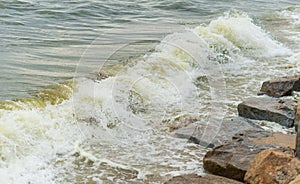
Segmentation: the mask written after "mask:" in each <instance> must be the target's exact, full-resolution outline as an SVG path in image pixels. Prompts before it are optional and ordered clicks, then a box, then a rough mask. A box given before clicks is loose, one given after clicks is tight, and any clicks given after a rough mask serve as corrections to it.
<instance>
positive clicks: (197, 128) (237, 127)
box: [174, 117, 262, 148]
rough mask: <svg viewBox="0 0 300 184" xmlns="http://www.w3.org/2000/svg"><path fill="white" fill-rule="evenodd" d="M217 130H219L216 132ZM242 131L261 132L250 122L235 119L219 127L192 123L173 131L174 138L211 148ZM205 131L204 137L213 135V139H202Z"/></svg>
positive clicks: (240, 118) (239, 118)
mask: <svg viewBox="0 0 300 184" xmlns="http://www.w3.org/2000/svg"><path fill="white" fill-rule="evenodd" d="M217 129H219V130H218V131H217V132H216V130H217ZM242 130H262V128H261V127H260V126H258V125H256V124H254V123H252V122H251V121H250V120H247V119H245V118H242V117H237V118H233V119H225V120H223V122H222V124H221V126H220V127H216V126H215V125H213V124H209V123H208V124H207V123H201V122H200V123H192V124H190V125H188V126H186V127H183V128H180V129H178V130H175V131H174V136H175V137H178V138H184V139H189V140H190V141H192V142H194V143H196V144H200V145H202V146H205V147H210V148H212V147H215V146H218V145H220V144H222V143H224V142H225V141H228V140H231V138H232V136H234V135H235V134H236V133H238V132H240V131H242ZM205 131H206V135H210V134H215V136H213V137H214V138H213V139H212V140H208V141H207V139H206V138H205V137H203V136H204V133H205ZM207 131H208V132H207ZM216 133H217V134H216Z"/></svg>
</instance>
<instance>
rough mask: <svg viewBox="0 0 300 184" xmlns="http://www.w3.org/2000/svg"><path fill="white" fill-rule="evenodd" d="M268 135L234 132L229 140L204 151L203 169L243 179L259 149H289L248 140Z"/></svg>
mask: <svg viewBox="0 0 300 184" xmlns="http://www.w3.org/2000/svg"><path fill="white" fill-rule="evenodd" d="M268 135H271V133H268V132H264V131H253V130H250V131H244V132H241V133H239V134H236V136H234V137H233V140H232V141H231V142H227V143H225V144H223V145H220V146H217V147H215V148H214V149H213V150H211V151H208V152H207V153H206V155H205V157H204V159H203V167H204V169H205V170H206V171H208V172H210V173H212V174H215V175H219V176H223V177H227V178H230V179H235V180H238V181H243V180H244V176H245V174H246V172H247V169H248V167H249V166H250V163H251V162H252V160H253V159H254V158H255V156H256V155H257V154H258V153H260V152H261V151H263V150H266V149H270V148H277V149H280V150H283V151H287V150H290V149H288V148H283V147H280V146H277V145H268V144H254V143H253V142H252V141H251V140H250V138H258V137H265V136H268Z"/></svg>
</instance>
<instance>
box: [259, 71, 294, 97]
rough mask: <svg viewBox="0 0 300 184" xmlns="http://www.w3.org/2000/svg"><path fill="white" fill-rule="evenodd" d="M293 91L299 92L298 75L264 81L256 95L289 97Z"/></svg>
mask: <svg viewBox="0 0 300 184" xmlns="http://www.w3.org/2000/svg"><path fill="white" fill-rule="evenodd" d="M293 91H300V75H297V76H292V77H281V78H277V79H273V80H269V81H266V82H264V83H263V84H262V87H261V90H260V92H259V93H258V94H266V95H269V96H273V97H282V96H288V95H291V94H292V92H293Z"/></svg>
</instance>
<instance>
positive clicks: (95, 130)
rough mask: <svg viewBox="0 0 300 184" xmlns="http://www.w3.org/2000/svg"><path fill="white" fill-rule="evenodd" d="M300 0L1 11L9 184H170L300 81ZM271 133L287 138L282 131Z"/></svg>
mask: <svg viewBox="0 0 300 184" xmlns="http://www.w3.org/2000/svg"><path fill="white" fill-rule="evenodd" d="M299 5H300V2H299V1H298V2H297V1H289V0H285V1H283V0H282V1H278V2H276V3H274V2H267V1H266V2H264V1H243V2H240V1H189V2H186V1H138V0H137V1H102V2H101V1H66V2H60V1H55V0H51V1H50V0H47V1H15V0H12V1H8V0H5V1H0V17H1V19H0V22H1V27H0V38H1V39H0V42H1V44H0V48H1V49H0V56H1V60H0V62H1V67H0V84H1V89H0V99H1V102H0V183H163V182H164V181H166V180H168V179H169V178H171V177H172V176H175V175H179V174H185V173H196V174H203V173H204V170H203V167H202V158H203V156H204V154H205V152H206V151H207V149H206V148H205V147H203V146H199V145H195V144H193V143H190V142H188V141H187V140H184V139H177V138H174V137H173V136H172V133H170V130H171V127H174V126H175V124H176V122H178V121H180V120H182V119H184V118H187V119H195V121H198V122H205V123H209V124H211V125H213V126H215V127H216V128H215V130H213V131H210V132H205V133H204V135H203V137H202V138H203V139H204V140H206V141H208V142H209V141H210V140H212V139H213V138H214V136H216V135H217V134H218V128H219V127H220V125H221V123H222V120H223V119H225V118H231V117H234V116H236V114H237V113H236V106H237V104H238V103H239V102H240V101H242V100H243V98H245V97H249V96H254V95H256V93H257V91H258V90H259V88H260V85H261V82H262V81H264V80H268V79H271V78H275V77H279V76H285V75H295V74H299V71H300V64H299V63H300V47H299V40H300V6H299ZM268 128H271V129H272V128H274V129H276V130H277V129H280V128H278V127H275V126H274V127H273V126H272V124H271V125H269V127H268Z"/></svg>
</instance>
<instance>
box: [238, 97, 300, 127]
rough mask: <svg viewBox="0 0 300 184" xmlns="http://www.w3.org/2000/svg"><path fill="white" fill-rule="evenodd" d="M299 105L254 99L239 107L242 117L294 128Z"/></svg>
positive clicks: (274, 99)
mask: <svg viewBox="0 0 300 184" xmlns="http://www.w3.org/2000/svg"><path fill="white" fill-rule="evenodd" d="M296 107H297V103H296V102H295V101H293V100H289V99H277V98H271V97H262V98H261V97H252V98H248V99H246V100H244V101H243V102H242V103H240V104H239V105H238V113H239V115H240V116H242V117H245V118H250V119H255V120H267V121H273V122H276V123H279V124H280V125H282V126H286V127H292V126H294V121H295V112H296Z"/></svg>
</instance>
